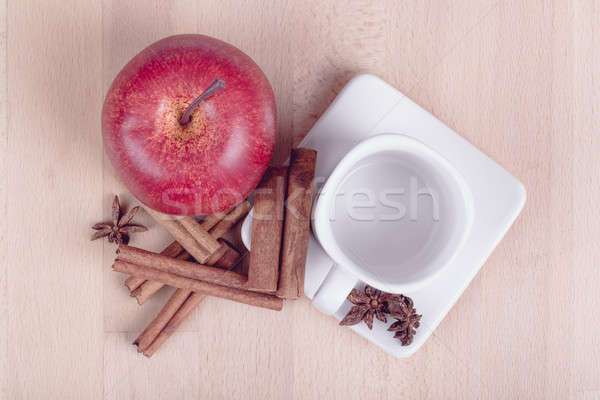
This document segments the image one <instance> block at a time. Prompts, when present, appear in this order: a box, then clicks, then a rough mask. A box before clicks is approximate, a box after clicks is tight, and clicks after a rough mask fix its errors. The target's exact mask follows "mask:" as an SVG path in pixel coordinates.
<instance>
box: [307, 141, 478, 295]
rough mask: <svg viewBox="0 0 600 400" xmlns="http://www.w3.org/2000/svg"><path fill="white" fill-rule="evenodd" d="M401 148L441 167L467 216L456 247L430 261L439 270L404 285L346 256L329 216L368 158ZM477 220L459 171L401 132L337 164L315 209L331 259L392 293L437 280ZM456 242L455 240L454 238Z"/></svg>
mask: <svg viewBox="0 0 600 400" xmlns="http://www.w3.org/2000/svg"><path fill="white" fill-rule="evenodd" d="M390 149H392V150H394V149H399V150H402V151H405V152H409V153H411V154H413V155H415V156H417V157H419V158H420V159H422V160H424V161H425V162H427V163H429V164H435V166H436V167H437V166H441V167H442V168H443V171H444V173H445V174H444V175H445V176H446V177H448V178H450V179H451V180H452V184H453V185H456V187H457V188H458V189H459V190H458V193H459V197H460V200H461V201H460V205H462V212H463V214H464V216H465V219H466V220H465V221H463V224H462V229H461V230H460V231H459V234H458V237H457V238H455V239H454V243H453V245H454V246H453V248H451V249H448V246H446V248H444V249H443V250H442V252H441V254H439V255H438V256H436V257H435V258H434V259H433V260H432V261H430V262H429V263H428V264H427V266H431V265H434V266H435V268H433V270H432V271H431V272H430V273H428V274H427V275H425V276H423V277H418V278H413V279H410V280H407V281H406V282H402V283H390V282H384V281H381V280H380V279H377V278H376V277H375V276H374V274H371V273H368V272H366V271H365V270H364V268H361V267H360V266H358V265H356V263H355V262H354V261H352V259H351V258H350V257H348V256H347V255H346V252H344V251H343V250H342V249H341V248H340V247H339V245H338V243H337V240H336V239H335V235H334V234H333V230H332V227H331V222H330V221H329V217H328V215H327V213H328V211H329V210H330V205H331V202H332V201H335V193H336V191H337V187H338V185H339V184H340V183H341V182H342V181H343V179H344V178H345V177H346V176H347V174H348V173H349V172H351V171H352V167H353V166H354V165H356V163H357V162H359V161H360V160H362V159H364V158H365V157H367V156H369V155H372V154H377V153H379V152H382V151H386V150H390ZM473 219H474V210H473V199H472V194H471V191H470V189H469V188H468V186H467V184H466V182H465V180H464V178H463V177H462V175H461V174H460V173H459V172H458V170H456V168H455V167H454V166H452V164H450V162H449V161H448V160H447V159H446V158H444V157H443V156H442V155H441V154H440V153H438V152H437V151H435V150H434V149H432V148H431V147H429V146H427V145H426V144H424V143H422V142H421V141H419V140H417V139H415V138H413V137H410V136H407V135H405V134H401V133H381V134H377V135H375V136H371V137H369V138H367V139H365V140H363V141H361V142H359V143H358V144H357V145H356V146H354V147H353V148H352V149H351V150H350V151H349V152H348V153H347V154H346V155H345V156H344V157H343V158H342V160H340V162H339V163H338V164H337V165H336V167H335V168H334V170H333V171H332V173H331V174H330V175H329V177H328V178H327V180H326V182H325V184H324V185H323V187H322V189H321V190H320V191H319V193H318V194H317V197H316V198H315V205H314V207H313V232H314V234H315V236H316V238H317V240H318V241H319V243H320V244H321V247H322V248H323V249H324V250H325V252H326V253H327V254H328V255H329V257H331V259H332V260H333V261H334V262H336V263H337V264H339V265H340V267H342V268H345V269H346V270H349V272H351V273H352V274H354V275H355V276H356V277H357V278H358V279H360V280H362V281H363V282H365V283H367V284H369V285H371V286H373V287H376V288H378V289H381V290H384V291H386V292H391V293H408V292H412V291H415V290H418V289H420V288H421V287H423V286H425V285H427V284H428V283H429V282H430V281H431V280H432V279H434V278H435V277H436V276H437V275H438V274H439V273H440V272H441V271H442V270H444V269H445V268H446V267H447V266H448V265H449V264H450V263H451V262H452V261H453V259H454V258H455V257H456V255H457V254H458V252H459V251H460V250H461V248H462V247H463V245H464V243H465V241H466V239H467V237H468V235H469V232H470V231H471V226H472V223H473ZM451 240H452V239H451Z"/></svg>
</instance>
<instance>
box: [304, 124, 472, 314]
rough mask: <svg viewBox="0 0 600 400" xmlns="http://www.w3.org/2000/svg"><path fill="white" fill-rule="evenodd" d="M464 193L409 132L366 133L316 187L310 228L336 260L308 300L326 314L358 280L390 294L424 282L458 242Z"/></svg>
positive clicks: (468, 207)
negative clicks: (367, 135) (403, 133)
mask: <svg viewBox="0 0 600 400" xmlns="http://www.w3.org/2000/svg"><path fill="white" fill-rule="evenodd" d="M473 213H474V210H473V201H472V197H471V193H470V191H469V189H468V187H467V186H466V184H465V182H464V180H463V178H462V176H461V175H460V174H459V173H458V171H457V170H456V169H455V168H454V167H453V166H452V165H451V164H450V163H449V162H448V161H447V160H446V159H445V158H444V157H442V156H441V155H440V154H439V153H438V152H436V151H434V150H433V149H431V148H430V147H428V146H426V145H425V144H423V143H421V142H420V141H418V140H416V139H414V138H411V137H409V136H405V135H401V134H380V135H377V136H373V137H370V138H368V139H366V140H364V141H362V142H360V143H359V144H358V145H356V146H355V147H354V148H353V149H352V150H351V151H350V152H348V153H347V154H346V156H344V158H343V159H342V160H341V161H340V163H339V164H338V165H337V166H336V168H335V169H334V170H333V172H332V173H331V175H330V176H329V178H328V179H327V181H326V182H325V185H324V186H323V188H322V189H321V190H320V191H319V194H318V195H317V198H316V199H315V204H314V207H313V232H314V234H315V236H316V238H317V240H318V241H319V243H320V244H321V246H322V247H323V249H324V250H325V252H326V253H327V254H328V255H329V257H331V259H332V260H333V261H334V262H335V264H336V265H335V266H334V267H333V268H332V269H331V270H330V272H329V274H328V275H327V277H326V278H325V281H324V282H323V284H322V285H321V286H320V288H319V290H318V291H317V293H316V295H315V297H314V299H313V303H314V304H315V306H317V308H319V309H320V310H321V311H323V312H325V313H328V314H333V313H335V312H336V311H337V310H338V309H339V307H340V306H341V305H342V304H343V302H344V300H345V299H346V296H347V295H348V293H349V292H350V290H351V289H352V288H353V287H355V286H356V285H357V284H358V283H359V281H362V282H364V283H366V284H368V285H370V286H373V287H375V288H377V289H380V290H383V291H386V292H390V293H410V292H413V291H415V290H417V289H419V288H421V287H423V286H424V285H426V284H427V282H429V281H430V280H431V279H434V278H435V276H436V275H437V274H438V273H439V272H440V271H441V270H442V269H444V267H446V266H447V265H448V264H449V263H450V262H451V261H452V259H453V258H454V256H455V255H456V254H457V253H458V251H459V250H460V249H461V247H462V246H463V244H464V242H465V240H466V238H467V236H468V234H469V231H470V228H471V225H472V221H473Z"/></svg>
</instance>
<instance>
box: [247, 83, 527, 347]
mask: <svg viewBox="0 0 600 400" xmlns="http://www.w3.org/2000/svg"><path fill="white" fill-rule="evenodd" d="M380 133H400V134H404V135H408V136H412V137H414V138H416V139H418V140H420V141H421V142H423V143H425V144H426V145H428V146H429V147H431V148H433V149H434V150H436V151H438V152H439V153H440V154H441V155H442V156H444V157H445V158H446V159H447V160H448V161H449V162H450V163H451V164H452V165H453V166H454V167H455V168H456V169H457V170H458V172H460V173H461V174H462V175H463V178H464V179H465V181H466V183H467V185H468V186H469V189H470V190H471V192H472V195H473V205H474V210H475V216H474V220H473V225H472V228H471V232H470V234H469V237H468V238H467V240H466V243H465V244H464V246H463V248H462V250H461V251H460V253H459V254H458V255H457V256H456V257H455V258H454V261H453V262H452V263H451V265H448V266H447V267H446V268H445V269H444V270H443V271H442V272H441V273H440V274H439V276H437V277H436V278H435V279H434V280H433V281H432V282H431V283H430V284H429V285H428V286H426V287H424V288H422V289H419V290H417V291H414V292H411V293H404V294H405V295H408V296H410V297H411V298H412V299H413V300H414V303H415V308H416V309H417V312H418V313H419V314H422V315H423V317H422V319H421V327H420V328H419V329H418V330H417V334H416V335H415V337H414V341H413V343H412V344H411V345H409V346H405V347H403V346H401V345H400V342H399V341H398V340H396V339H393V335H392V333H391V332H387V330H386V329H387V327H388V326H389V325H390V324H391V321H388V323H387V324H384V323H381V322H380V321H377V320H375V322H374V324H373V330H369V329H368V328H367V327H366V325H365V324H358V325H355V326H352V327H351V329H352V330H354V331H355V332H357V333H358V334H360V335H361V336H363V337H365V338H366V339H367V340H369V341H371V342H373V343H374V344H376V345H377V346H379V347H381V348H382V349H383V350H385V351H386V352H387V353H389V354H391V355H393V356H396V357H408V356H410V355H411V354H413V353H414V352H415V351H417V350H418V349H419V347H421V345H422V344H423V343H424V342H425V341H426V340H427V338H428V337H429V336H430V335H431V333H432V332H433V331H434V330H435V328H436V327H437V326H438V325H439V323H440V322H441V321H442V319H443V318H444V317H445V316H446V314H447V313H448V311H449V310H450V309H451V308H452V306H453V305H454V304H455V303H456V301H457V300H458V298H459V297H460V295H461V294H462V293H463V291H464V290H465V289H466V287H467V286H468V285H469V283H470V282H471V280H472V279H473V277H474V276H475V275H476V274H477V272H478V271H479V269H480V268H481V267H482V265H483V264H484V263H485V261H486V260H487V258H488V257H489V255H490V254H491V253H492V251H493V250H494V248H495V247H496V246H497V244H498V242H499V241H500V240H501V239H502V237H503V236H504V234H505V233H506V232H507V231H508V229H509V228H510V226H511V225H512V223H513V222H514V220H515V219H516V217H517V216H518V215H519V213H520V212H521V210H522V208H523V205H524V204H525V197H526V195H525V189H524V187H523V185H522V184H521V182H519V181H518V180H517V179H516V178H515V177H513V176H512V175H510V174H509V173H508V172H507V171H505V170H504V169H503V168H502V167H500V166H499V165H498V164H497V163H496V162H494V161H493V160H491V159H490V158H489V157H487V156H486V155H485V154H483V153H482V152H481V151H479V150H478V149H476V148H475V147H474V146H472V145H471V144H470V143H468V142H467V141H466V140H464V139H463V138H462V137H460V136H459V135H458V134H457V133H456V132H454V131H452V130H451V129H450V128H448V127H447V126H445V125H444V124H443V123H441V122H440V121H439V120H437V119H436V118H435V117H434V116H433V115H431V114H429V113H428V112H427V111H425V110H423V109H422V108H421V107H419V106H418V105H417V104H415V103H413V102H412V101H411V100H410V99H408V98H407V97H406V96H404V95H403V94H402V93H400V92H399V91H398V90H396V89H394V88H393V87H392V86H390V85H388V84H387V83H385V82H384V81H382V80H381V79H379V78H377V77H375V76H373V75H368V74H365V75H359V76H357V77H355V78H353V79H352V80H351V81H350V82H349V83H348V84H347V85H346V86H345V87H344V88H343V89H342V91H341V92H340V94H339V95H338V96H337V97H336V99H335V100H334V101H333V103H332V104H331V105H330V106H329V108H328V109H327V110H326V111H325V112H324V113H323V115H322V116H321V118H320V119H319V120H318V121H317V122H316V124H315V125H314V127H313V128H312V129H311V130H310V132H309V133H308V134H307V136H306V137H305V138H304V140H303V141H302V143H300V147H308V148H312V149H315V150H317V152H318V156H317V166H316V172H315V176H316V177H318V178H321V179H326V178H327V177H328V176H329V175H330V174H331V172H332V171H333V169H334V168H335V166H336V165H337V164H338V162H339V161H340V160H341V159H342V158H343V156H344V155H345V154H346V153H347V152H348V151H349V150H350V149H351V148H353V147H354V146H355V145H356V144H357V143H359V142H360V141H362V140H364V139H366V138H368V137H370V136H373V135H376V134H380ZM321 183H322V182H321ZM250 221H251V216H250V215H249V216H248V217H247V219H246V221H245V222H244V228H243V229H242V234H243V239H244V243H245V244H246V245H249V243H250V238H249V232H250V229H249V226H250ZM332 266H333V262H332V261H331V259H330V258H329V257H328V256H327V254H326V253H325V252H324V251H323V250H322V249H321V247H320V245H319V244H318V243H317V241H316V240H315V239H314V238H311V243H310V246H309V254H308V258H307V263H306V276H305V295H306V296H307V297H308V298H310V299H313V298H314V297H315V294H316V293H317V291H318V289H319V287H320V286H321V284H322V283H323V282H324V280H325V278H326V276H327V274H328V273H329V272H330V270H331V267H332ZM316 306H317V307H318V308H319V306H318V304H316ZM351 306H352V304H350V303H349V302H348V301H346V302H345V303H344V304H343V305H342V307H340V309H339V310H337V311H336V312H335V313H334V316H335V317H336V318H337V319H338V320H341V319H342V318H343V317H344V315H345V314H346V312H347V311H348V310H349V309H350V307H351ZM340 329H341V328H340Z"/></svg>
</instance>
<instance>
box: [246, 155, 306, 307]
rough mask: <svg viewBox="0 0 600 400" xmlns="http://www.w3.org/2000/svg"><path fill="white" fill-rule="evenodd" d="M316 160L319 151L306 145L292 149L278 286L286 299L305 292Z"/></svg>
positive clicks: (281, 295)
mask: <svg viewBox="0 0 600 400" xmlns="http://www.w3.org/2000/svg"><path fill="white" fill-rule="evenodd" d="M316 162H317V152H316V151H314V150H311V149H304V148H298V149H293V150H292V155H291V160H290V168H289V175H288V187H287V197H286V210H285V221H284V223H283V226H284V227H283V243H282V248H281V269H280V272H279V287H278V289H277V296H279V297H282V298H286V299H295V298H298V297H302V296H303V295H304V267H305V264H306V253H307V250H308V239H309V235H310V213H311V209H312V200H313V180H314V177H315V166H316ZM253 250H254V249H253Z"/></svg>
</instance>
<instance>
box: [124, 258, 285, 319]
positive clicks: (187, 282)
mask: <svg viewBox="0 0 600 400" xmlns="http://www.w3.org/2000/svg"><path fill="white" fill-rule="evenodd" d="M113 270H114V271H117V272H122V273H125V274H129V275H133V276H139V277H142V278H145V279H148V280H154V281H159V282H162V283H164V284H165V285H169V286H173V287H176V288H179V289H189V290H192V291H194V292H199V293H201V294H204V295H208V296H214V297H220V298H223V299H229V300H233V301H237V302H239V303H244V304H248V305H252V306H256V307H262V308H268V309H271V310H277V311H280V310H281V308H282V307H283V300H282V299H280V298H279V297H276V296H273V295H270V294H266V293H257V292H252V291H249V290H242V289H237V288H232V287H227V286H221V285H216V284H214V283H209V282H205V281H200V280H197V279H190V278H185V277H182V276H179V275H175V274H173V273H170V272H165V271H160V270H157V269H154V268H150V267H146V266H144V265H136V264H131V263H129V262H126V261H120V260H117V261H115V263H114V264H113ZM228 272H229V271H228Z"/></svg>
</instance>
